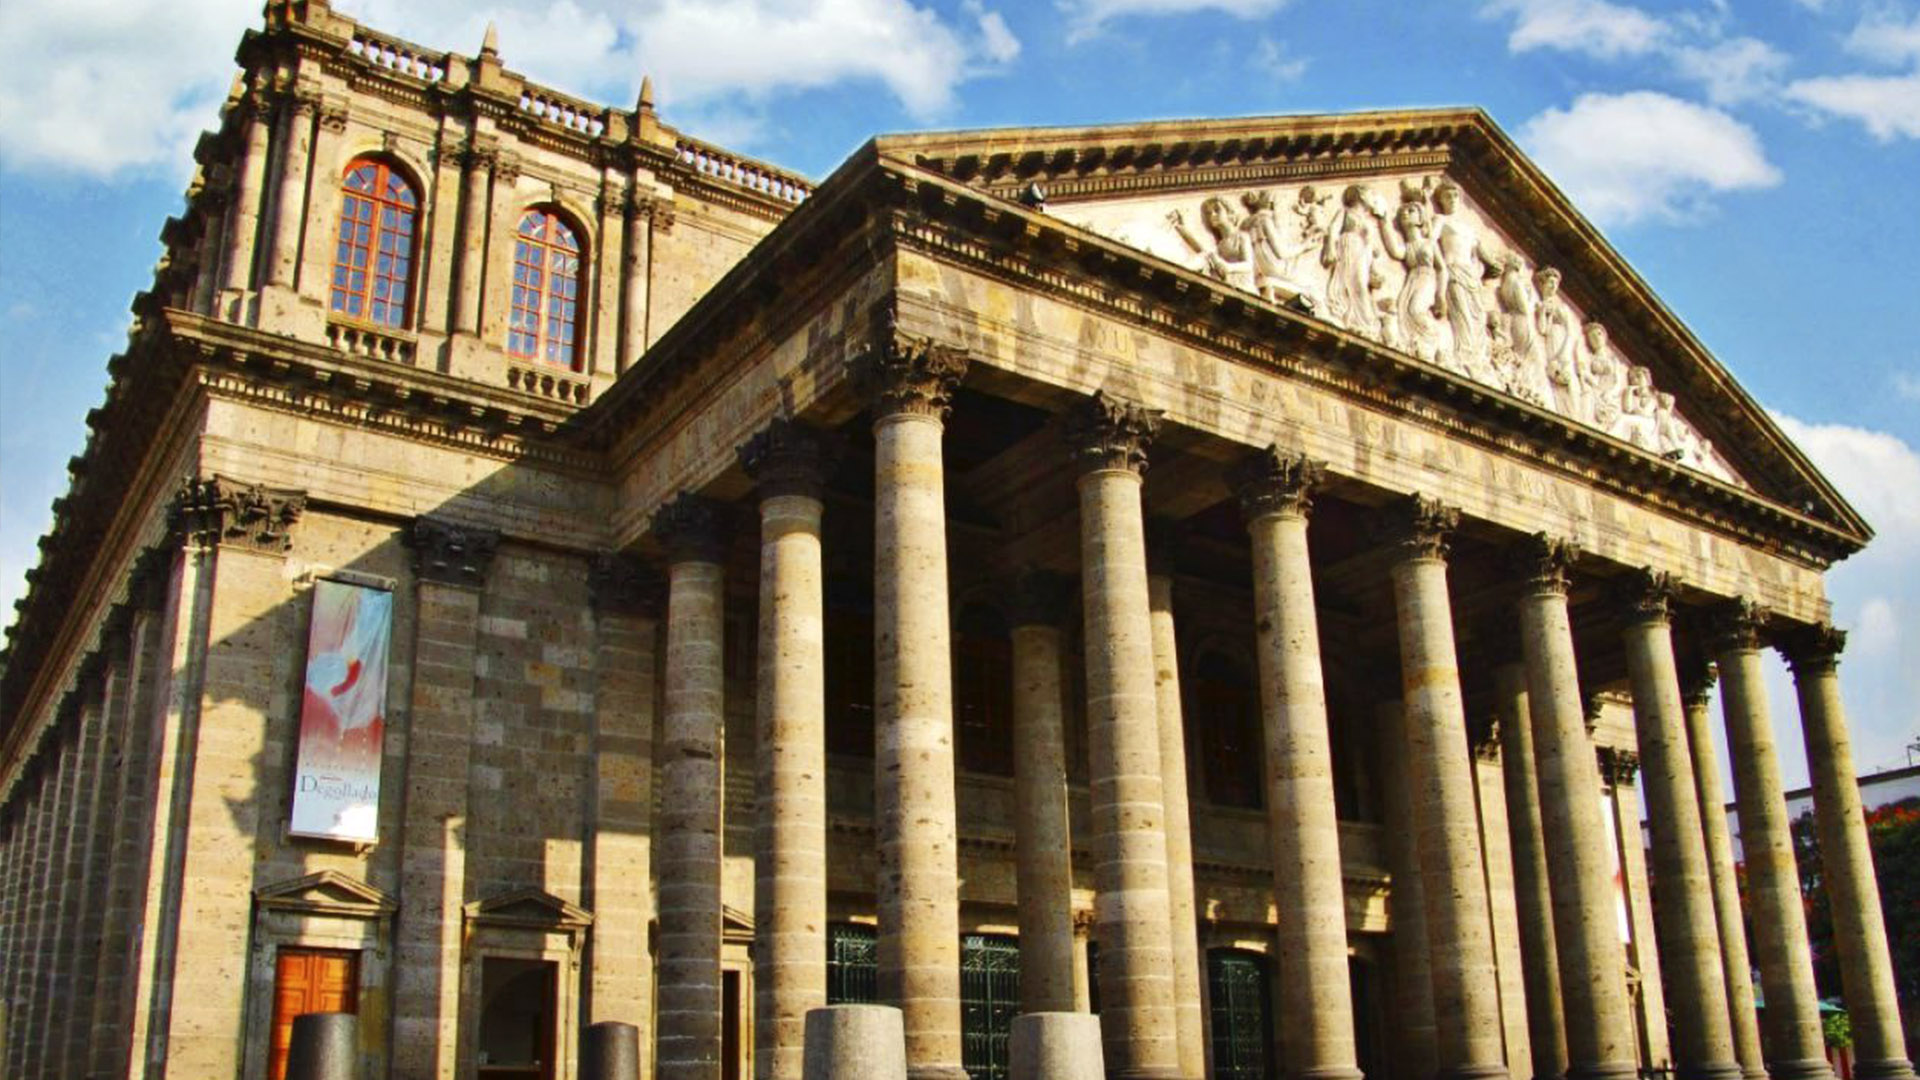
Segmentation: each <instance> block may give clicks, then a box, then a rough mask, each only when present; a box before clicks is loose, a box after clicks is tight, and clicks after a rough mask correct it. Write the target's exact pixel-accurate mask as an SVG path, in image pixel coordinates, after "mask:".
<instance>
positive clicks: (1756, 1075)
mask: <svg viewBox="0 0 1920 1080" xmlns="http://www.w3.org/2000/svg"><path fill="white" fill-rule="evenodd" d="M1740 1080H1767V1070H1765V1069H1749V1068H1747V1067H1746V1066H1745V1065H1742V1066H1740Z"/></svg>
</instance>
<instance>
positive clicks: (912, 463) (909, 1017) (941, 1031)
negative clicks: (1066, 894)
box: [873, 354, 965, 1080]
mask: <svg viewBox="0 0 1920 1080" xmlns="http://www.w3.org/2000/svg"><path fill="white" fill-rule="evenodd" d="M889 359H890V360H891V362H892V363H893V364H894V365H895V366H894V367H893V369H892V370H890V371H889V373H888V374H889V375H890V376H891V377H893V378H895V379H897V380H900V381H901V382H903V383H907V382H910V383H911V385H908V386H906V387H904V388H903V389H902V390H901V393H902V394H904V395H907V396H908V397H909V398H910V399H911V401H912V404H911V405H909V404H906V403H905V402H902V403H901V405H900V407H898V408H897V409H896V410H895V411H892V412H885V413H882V414H880V415H879V418H878V419H877V420H876V421H875V422H874V433H873V435H874V485H875V487H874V530H875V535H874V587H873V600H874V612H873V632H874V641H873V652H874V658H873V659H874V664H873V667H874V727H875V742H876V745H875V748H874V756H875V762H874V765H875V769H874V773H875V783H874V789H875V790H874V802H875V818H876V824H877V827H878V828H879V832H880V838H879V839H880V842H879V849H880V851H879V854H880V875H879V890H878V891H879V897H878V899H879V909H880V911H879V914H880V949H879V952H880V957H879V959H880V998H881V1000H882V1001H884V1002H886V1003H888V1004H892V1005H897V1006H899V1007H900V1008H901V1010H902V1011H903V1012H904V1013H905V1016H904V1017H903V1020H904V1025H905V1028H906V1042H907V1071H908V1075H909V1076H911V1077H913V1078H914V1080H923V1078H924V1080H960V1078H961V1077H962V1076H964V1075H965V1074H964V1070H963V1069H962V1068H961V1064H960V1062H961V1047H960V869H959V862H958V853H957V851H956V840H955V829H956V821H957V814H958V812H957V809H956V807H955V796H954V779H953V769H954V759H953V753H954V748H953V661H952V656H951V653H950V645H949V635H950V633H951V629H950V627H949V624H948V618H947V610H948V605H947V515H946V498H945V477H944V475H943V473H944V468H945V467H944V465H943V464H942V461H941V450H940V439H941V435H942V432H943V430H944V425H943V423H942V420H941V416H942V410H943V407H944V398H945V394H946V393H950V392H951V383H952V381H957V379H958V375H957V373H955V374H954V376H953V379H952V380H951V381H946V380H941V379H939V378H937V377H925V378H921V379H919V380H918V381H914V377H915V375H916V374H918V373H917V372H915V371H913V370H910V369H911V368H912V367H913V364H914V362H915V361H916V360H919V361H920V362H922V363H927V364H932V363H937V362H939V360H940V357H939V356H938V354H928V355H925V356H917V357H916V356H914V355H895V356H893V357H890V358H889ZM883 362H884V361H883ZM941 387H944V390H942V389H941Z"/></svg>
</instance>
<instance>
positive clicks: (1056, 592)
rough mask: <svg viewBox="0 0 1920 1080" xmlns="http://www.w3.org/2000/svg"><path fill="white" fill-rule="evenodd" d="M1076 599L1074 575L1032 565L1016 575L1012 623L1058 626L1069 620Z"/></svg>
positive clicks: (1017, 624) (1015, 624)
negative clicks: (1068, 606) (1069, 575)
mask: <svg viewBox="0 0 1920 1080" xmlns="http://www.w3.org/2000/svg"><path fill="white" fill-rule="evenodd" d="M1072 600H1073V579H1072V578H1070V577H1068V576H1067V575H1065V574H1061V573H1056V572H1054V571H1052V570H1039V569H1034V568H1032V567H1029V568H1027V569H1025V570H1022V571H1020V573H1019V574H1018V575H1016V576H1015V578H1014V582H1013V604H1012V610H1011V613H1012V616H1013V618H1012V625H1014V626H1053V627H1057V626H1059V625H1060V624H1061V623H1063V622H1065V621H1066V618H1067V605H1068V604H1069V603H1070V602H1071V601H1072Z"/></svg>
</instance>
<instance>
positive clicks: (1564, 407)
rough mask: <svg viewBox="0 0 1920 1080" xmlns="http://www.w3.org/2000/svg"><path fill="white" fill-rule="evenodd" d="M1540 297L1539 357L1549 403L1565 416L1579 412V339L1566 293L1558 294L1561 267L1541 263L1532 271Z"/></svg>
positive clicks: (1537, 311)
mask: <svg viewBox="0 0 1920 1080" xmlns="http://www.w3.org/2000/svg"><path fill="white" fill-rule="evenodd" d="M1533 286H1534V289H1535V290H1536V291H1537V292H1538V294H1539V297H1540V304H1539V306H1538V307H1537V308H1535V309H1534V334H1535V338H1536V340H1537V341H1538V342H1539V345H1540V361H1541V364H1542V365H1543V366H1544V367H1545V369H1546V375H1547V386H1548V388H1549V390H1550V391H1551V393H1552V400H1551V404H1552V406H1553V408H1554V409H1555V410H1557V411H1558V412H1560V413H1562V414H1564V415H1566V416H1578V415H1580V376H1579V375H1578V374H1577V373H1576V372H1575V371H1574V347H1575V344H1576V343H1577V342H1578V341H1579V340H1580V333H1579V326H1580V324H1579V321H1578V320H1577V319H1576V318H1575V317H1574V314H1573V308H1571V307H1569V306H1568V305H1567V300H1566V297H1564V296H1562V295H1560V271H1558V270H1555V269H1554V268H1552V267H1550V266H1543V267H1541V268H1540V270H1539V271H1538V272H1537V273H1535V274H1534V275H1533Z"/></svg>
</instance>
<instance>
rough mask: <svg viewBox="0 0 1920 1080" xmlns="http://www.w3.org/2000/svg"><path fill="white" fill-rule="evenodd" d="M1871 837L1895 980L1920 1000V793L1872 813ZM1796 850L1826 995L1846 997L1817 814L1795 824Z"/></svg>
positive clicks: (1905, 996)
mask: <svg viewBox="0 0 1920 1080" xmlns="http://www.w3.org/2000/svg"><path fill="white" fill-rule="evenodd" d="M1866 817H1867V841H1868V845H1869V847H1871V849H1872V851H1873V865H1874V873H1875V876H1876V877H1878V879H1879V883H1880V910H1881V912H1882V913H1883V914H1884V916H1885V917H1886V921H1887V944H1888V946H1889V948H1890V950H1891V951H1892V953H1893V973H1894V983H1895V985H1896V987H1897V988H1898V993H1899V995H1900V999H1901V1001H1903V1002H1913V1001H1920V798H1909V799H1903V800H1901V801H1900V802H1897V803H1889V804H1888V805H1886V806H1881V807H1876V808H1874V809H1872V810H1869V811H1868V812H1867V815H1866ZM1793 849H1794V850H1793V854H1794V858H1795V859H1796V860H1797V861H1798V862H1799V864H1800V896H1801V900H1802V902H1803V903H1804V904H1805V905H1806V912H1807V936H1808V938H1809V939H1810V942H1811V945H1812V948H1813V973H1814V979H1815V981H1816V982H1817V983H1818V985H1819V989H1820V996H1821V997H1823V998H1837V997H1840V996H1841V985H1840V956H1839V953H1838V952H1837V951H1836V950H1835V948H1834V940H1833V907H1832V903H1831V901H1829V900H1828V898H1827V889H1826V881H1825V877H1824V875H1823V871H1822V865H1821V861H1820V847H1819V844H1818V843H1817V841H1816V840H1815V837H1814V827H1813V817H1812V815H1811V814H1806V815H1802V816H1801V817H1800V819H1799V820H1798V821H1795V822H1794V823H1793Z"/></svg>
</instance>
